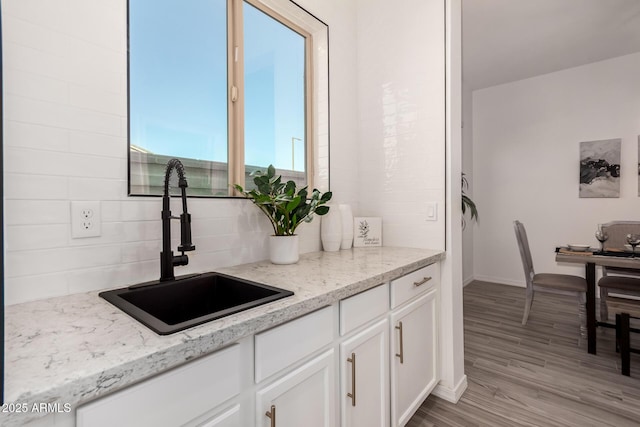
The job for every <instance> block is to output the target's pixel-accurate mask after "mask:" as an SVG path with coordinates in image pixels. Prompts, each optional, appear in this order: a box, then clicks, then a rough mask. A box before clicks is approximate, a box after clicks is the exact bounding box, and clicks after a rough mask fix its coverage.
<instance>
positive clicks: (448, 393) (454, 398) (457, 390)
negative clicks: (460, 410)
mask: <svg viewBox="0 0 640 427" xmlns="http://www.w3.org/2000/svg"><path fill="white" fill-rule="evenodd" d="M467 386H468V384H467V376H466V375H463V376H462V378H461V379H460V381H458V384H456V386H455V387H454V388H449V387H445V386H443V385H442V382H440V383H438V385H437V386H436V388H434V389H433V393H432V394H433V395H434V396H438V397H439V398H441V399H444V400H446V401H447V402H451V403H458V400H460V398H461V397H462V394H463V393H464V392H465V390H466V389H467Z"/></svg>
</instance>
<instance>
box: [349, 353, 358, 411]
mask: <svg viewBox="0 0 640 427" xmlns="http://www.w3.org/2000/svg"><path fill="white" fill-rule="evenodd" d="M347 362H350V363H351V393H347V396H348V397H350V398H351V406H356V354H355V353H351V357H350V358H347Z"/></svg>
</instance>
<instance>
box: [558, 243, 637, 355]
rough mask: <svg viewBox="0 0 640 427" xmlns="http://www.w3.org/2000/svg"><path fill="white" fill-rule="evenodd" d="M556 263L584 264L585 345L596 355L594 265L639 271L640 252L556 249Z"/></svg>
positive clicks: (596, 323)
mask: <svg viewBox="0 0 640 427" xmlns="http://www.w3.org/2000/svg"><path fill="white" fill-rule="evenodd" d="M556 262H558V263H572V264H584V266H585V279H586V280H587V307H586V311H587V343H588V344H587V345H588V351H589V353H591V354H596V329H597V327H598V324H599V323H601V324H605V322H598V321H597V319H596V265H599V266H603V267H620V268H624V269H634V270H640V250H639V252H638V253H637V254H634V253H630V252H625V251H599V250H594V249H587V250H581V251H576V250H571V249H569V248H567V247H556ZM601 320H603V319H601Z"/></svg>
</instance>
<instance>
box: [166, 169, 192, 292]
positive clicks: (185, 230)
mask: <svg viewBox="0 0 640 427" xmlns="http://www.w3.org/2000/svg"><path fill="white" fill-rule="evenodd" d="M174 169H175V170H176V172H177V173H178V187H180V191H181V197H182V214H181V215H180V217H179V218H180V246H178V250H179V251H180V252H181V253H182V255H173V251H172V250H171V219H177V218H178V217H174V216H171V206H170V200H171V195H170V194H169V180H170V179H171V172H172V171H173V170H174ZM187 187H188V184H187V179H186V178H185V174H184V166H183V165H182V162H181V161H180V160H178V159H171V160H169V162H168V163H167V169H166V170H165V174H164V194H163V196H162V252H161V253H160V281H161V282H164V281H167V280H173V279H175V275H174V272H173V267H174V266H180V265H187V264H188V263H189V257H188V256H187V255H185V252H188V251H193V250H195V248H196V247H195V246H194V245H193V243H192V241H191V214H189V212H188V211H187Z"/></svg>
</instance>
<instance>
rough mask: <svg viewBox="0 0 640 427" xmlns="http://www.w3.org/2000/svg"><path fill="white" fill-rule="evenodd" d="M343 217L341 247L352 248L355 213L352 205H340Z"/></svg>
mask: <svg viewBox="0 0 640 427" xmlns="http://www.w3.org/2000/svg"><path fill="white" fill-rule="evenodd" d="M338 209H339V210H340V217H341V219H342V243H341V244H340V249H351V246H352V245H353V213H352V212H351V206H350V205H338Z"/></svg>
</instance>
